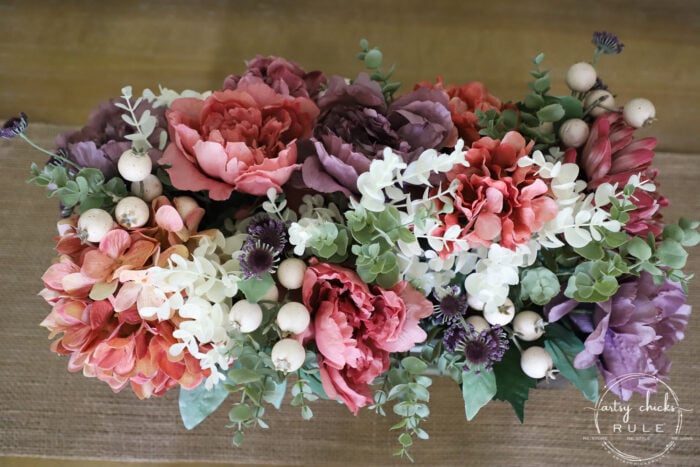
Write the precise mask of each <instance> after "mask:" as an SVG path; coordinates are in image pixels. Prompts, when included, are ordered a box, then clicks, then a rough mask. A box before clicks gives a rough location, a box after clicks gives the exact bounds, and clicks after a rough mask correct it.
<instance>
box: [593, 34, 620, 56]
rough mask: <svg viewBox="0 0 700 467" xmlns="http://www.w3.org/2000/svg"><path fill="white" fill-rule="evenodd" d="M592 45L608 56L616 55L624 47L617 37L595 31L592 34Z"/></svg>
mask: <svg viewBox="0 0 700 467" xmlns="http://www.w3.org/2000/svg"><path fill="white" fill-rule="evenodd" d="M592 42H593V45H595V46H596V49H598V50H600V52H602V53H604V54H608V55H617V54H619V53H620V52H622V48H623V47H624V46H625V44H623V43H622V42H620V39H618V38H617V36H616V35H615V34H613V33H611V32H606V31H596V32H594V33H593V41H592Z"/></svg>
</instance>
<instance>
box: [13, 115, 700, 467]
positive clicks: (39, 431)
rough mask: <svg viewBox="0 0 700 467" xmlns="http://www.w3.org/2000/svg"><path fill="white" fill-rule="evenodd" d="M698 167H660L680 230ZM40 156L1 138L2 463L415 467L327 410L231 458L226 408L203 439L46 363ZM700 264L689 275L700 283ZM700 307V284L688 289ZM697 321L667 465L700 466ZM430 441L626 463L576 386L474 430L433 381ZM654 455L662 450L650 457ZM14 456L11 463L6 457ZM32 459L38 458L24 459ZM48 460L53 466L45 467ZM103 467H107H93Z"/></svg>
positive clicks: (480, 453) (422, 452) (681, 357)
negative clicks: (609, 446) (32, 166)
mask: <svg viewBox="0 0 700 467" xmlns="http://www.w3.org/2000/svg"><path fill="white" fill-rule="evenodd" d="M61 129H65V127H57V126H47V125H41V124H38V125H34V126H31V127H30V128H29V134H30V135H31V136H33V137H35V139H36V140H37V141H38V142H39V143H41V144H46V145H50V144H51V141H52V140H53V137H54V135H55V134H56V133H58V132H59V131H60V130H61ZM696 157H697V155H674V154H659V155H657V159H656V160H657V165H658V166H659V168H660V169H661V173H662V176H661V183H662V191H663V192H664V193H665V194H666V195H668V196H669V197H670V199H671V202H672V205H671V207H670V209H669V210H668V211H667V217H668V218H669V219H677V218H678V217H679V215H680V214H682V213H685V214H694V215H695V217H697V216H698V212H700V196H698V192H697V180H698V179H699V178H700V166H698V165H697V164H695V163H694V161H695V160H696V159H695V158H696ZM39 159H40V156H39V155H38V154H37V153H36V152H34V151H33V150H31V148H29V147H27V146H26V145H24V144H23V142H22V141H19V140H12V141H6V140H0V165H1V167H2V170H0V198H1V199H2V200H3V202H2V203H0V225H2V235H0V264H2V265H3V267H2V268H0V304H2V308H1V309H0V395H1V397H0V465H12V466H16V467H28V466H39V467H49V466H53V465H54V463H53V461H39V460H38V459H37V458H42V457H44V458H45V457H60V458H63V459H69V460H71V461H70V462H69V463H68V464H66V463H64V464H55V465H59V466H65V465H71V466H73V465H81V464H75V463H74V461H75V460H76V459H98V460H112V461H114V460H121V461H129V460H131V461H135V460H148V461H161V462H166V461H167V462H174V461H183V462H184V461H189V462H196V463H197V464H198V465H199V464H200V463H202V462H226V463H241V464H247V465H252V464H267V465H270V464H274V465H313V464H315V465H319V464H321V465H391V464H397V465H408V464H407V463H406V462H400V461H398V460H397V459H395V458H393V457H391V455H390V453H391V452H392V450H393V449H394V448H395V442H396V441H395V434H394V433H390V432H389V431H388V430H389V427H390V426H391V425H392V424H393V423H395V422H396V420H395V419H394V418H393V417H388V418H382V417H378V416H375V415H374V414H372V413H369V412H367V411H362V412H361V414H360V416H358V417H357V418H355V417H353V416H352V415H351V414H350V413H349V412H348V411H347V409H346V408H345V407H343V406H340V405H338V404H336V403H333V402H330V401H327V402H321V403H316V404H315V405H314V406H313V409H314V413H315V417H314V419H313V420H311V421H309V422H304V421H302V420H301V418H300V416H299V413H298V410H297V409H296V408H293V407H289V406H286V407H285V408H284V411H283V412H275V411H274V410H272V411H271V412H270V414H269V415H270V416H269V418H268V420H267V421H268V422H269V424H270V426H271V429H270V430H267V431H265V430H260V429H256V430H248V431H247V434H246V441H245V444H244V447H243V448H241V449H235V448H233V447H231V442H230V436H231V435H232V433H231V431H230V430H227V429H225V428H224V425H226V423H227V421H228V420H227V410H226V409H225V408H222V410H219V411H218V412H217V413H216V414H214V415H213V416H212V417H210V419H208V420H206V421H205V422H204V423H203V424H202V425H201V426H199V427H197V428H196V429H195V430H193V431H191V432H188V431H186V430H185V429H184V428H183V427H182V425H181V423H180V420H179V416H178V409H177V393H176V391H170V393H168V394H167V395H166V396H165V397H162V398H154V399H149V400H146V401H139V400H137V399H136V397H135V396H134V395H133V394H132V393H131V392H130V391H129V390H125V391H123V392H121V393H119V394H116V395H115V394H113V393H112V391H111V390H110V389H109V387H108V386H107V385H106V384H104V383H102V382H99V381H96V380H94V379H87V378H84V377H83V376H82V375H80V374H70V373H68V372H67V371H66V364H67V359H66V358H60V357H58V356H56V355H54V354H51V353H50V352H49V342H48V340H47V332H46V330H45V329H43V328H40V327H39V323H40V322H41V320H42V319H43V318H44V316H45V315H46V314H48V311H49V309H48V307H47V306H46V304H45V303H44V302H43V300H42V299H41V298H39V297H37V296H36V293H37V292H38V291H39V290H40V288H41V282H40V277H41V275H42V274H43V272H44V271H45V269H46V267H47V266H48V265H49V264H50V261H51V258H52V256H53V252H52V248H53V242H52V237H53V236H54V235H55V230H54V229H55V220H56V215H57V209H56V205H55V203H54V201H53V200H50V201H49V200H46V199H44V197H43V194H42V193H41V190H39V189H38V188H36V187H34V186H30V185H28V184H26V183H25V182H24V179H25V178H26V176H27V173H28V167H29V163H30V161H32V160H39ZM699 253H700V252H698V251H697V249H695V251H693V252H692V255H691V260H690V263H689V267H688V269H689V272H695V273H698V272H700V254H699ZM690 303H691V304H693V305H694V306H695V307H696V310H697V307H698V306H700V280H695V281H694V282H693V283H692V284H691V287H690ZM699 353H700V319H698V317H697V316H694V317H692V319H691V323H690V327H689V330H688V337H687V338H686V339H685V340H684V341H683V342H681V343H680V344H678V345H677V346H676V347H675V348H674V349H673V351H672V352H671V355H672V359H673V366H672V369H671V373H670V380H669V384H670V385H671V387H672V388H673V389H674V390H675V392H676V394H677V395H678V397H679V399H680V401H681V403H682V406H683V407H684V408H689V409H692V410H693V412H690V413H688V414H687V415H685V416H684V419H683V431H682V434H683V435H685V436H691V437H693V439H692V440H686V441H684V442H680V443H679V444H678V446H677V447H675V448H674V449H673V451H672V452H671V453H669V454H667V455H666V457H664V458H663V459H662V462H661V465H688V466H691V465H697V464H698V458H699V456H700V444H699V441H700V413H698V412H699V411H700V392H699V391H698V390H697V388H698V386H699V385H700V361H699V360H698V358H697V355H698V354H699ZM431 393H432V399H431V415H430V419H429V420H428V422H427V424H426V427H425V428H426V429H427V430H428V432H429V433H430V436H431V439H430V441H427V442H419V443H418V444H417V445H416V446H415V449H414V455H415V458H416V463H417V464H418V465H441V466H442V465H465V464H467V465H510V466H512V465H518V466H529V465H533V466H534V465H545V464H546V465H576V466H579V465H618V463H617V462H616V461H614V460H613V458H612V457H611V456H610V455H609V454H608V453H607V452H605V451H604V449H603V448H602V447H601V446H599V445H596V444H595V443H593V442H591V441H584V440H583V437H584V436H587V435H591V434H593V433H594V425H593V416H592V412H591V411H590V410H589V408H590V407H591V404H590V403H589V402H587V401H586V400H585V399H584V398H583V396H581V394H580V393H579V392H578V391H576V390H575V389H573V388H572V387H565V388H563V389H538V390H535V391H533V392H532V393H531V399H530V401H528V404H527V408H526V415H525V424H524V425H520V423H519V422H518V421H517V419H516V417H515V415H514V414H513V412H512V409H511V408H510V406H509V405H507V404H506V403H502V402H493V403H491V404H489V406H488V407H486V408H485V409H484V410H483V411H482V412H481V413H479V415H478V416H477V417H476V418H475V419H474V420H473V421H472V422H469V423H467V422H466V420H465V418H464V414H463V409H462V400H461V394H460V391H459V389H458V388H457V387H456V386H455V385H454V384H453V383H452V382H451V381H448V380H444V379H438V378H436V381H435V384H434V386H433V389H432V390H431ZM649 448H650V449H652V448H653V446H650V447H649ZM2 456H14V457H2ZM17 456H27V457H29V458H28V459H18V458H17ZM41 462H43V463H41ZM82 465H83V466H85V467H88V466H90V467H96V466H99V465H101V463H85V464H82Z"/></svg>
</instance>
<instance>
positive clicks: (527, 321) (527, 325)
mask: <svg viewBox="0 0 700 467" xmlns="http://www.w3.org/2000/svg"><path fill="white" fill-rule="evenodd" d="M513 333H514V334H515V335H516V336H518V337H519V338H520V339H522V340H524V341H527V342H531V341H535V340H537V339H539V338H540V337H542V334H544V320H543V319H542V316H540V315H539V313H535V312H534V311H521V312H520V313H518V314H517V315H515V318H513Z"/></svg>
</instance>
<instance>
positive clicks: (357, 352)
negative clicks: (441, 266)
mask: <svg viewBox="0 0 700 467" xmlns="http://www.w3.org/2000/svg"><path fill="white" fill-rule="evenodd" d="M302 297H303V301H304V304H305V305H306V307H307V308H308V309H309V310H310V311H311V316H312V324H311V326H310V329H309V331H308V332H307V334H306V335H305V336H304V337H305V339H306V340H308V339H313V340H314V341H315V343H316V347H317V348H318V362H319V368H320V373H321V383H322V384H323V389H324V391H325V392H326V394H327V395H328V396H329V397H331V398H337V399H340V400H341V401H343V403H345V405H347V407H348V408H349V409H350V411H352V412H353V413H354V414H357V411H358V410H359V408H360V407H364V406H366V405H368V404H370V403H372V400H373V399H372V393H371V391H370V389H369V384H371V383H372V381H373V380H374V379H375V378H377V377H378V376H379V375H381V374H382V373H384V372H385V371H387V370H388V369H389V364H390V360H389V354H390V353H391V352H406V351H408V350H410V349H411V348H412V347H413V346H415V345H416V344H417V343H419V342H423V341H424V340H425V338H426V334H425V331H423V329H421V327H420V326H419V324H418V322H419V320H420V319H421V318H426V317H428V316H430V314H431V313H432V311H433V306H432V304H431V303H430V302H429V301H428V300H427V299H426V298H425V297H424V296H423V295H422V294H421V293H420V292H418V291H416V290H415V289H413V287H411V286H410V285H409V284H408V283H407V282H400V283H399V284H397V285H396V286H394V287H393V288H392V289H391V290H384V289H382V288H380V287H373V288H372V289H370V287H369V286H368V285H367V284H365V283H364V282H363V281H362V280H361V279H360V278H359V277H358V276H357V274H356V273H355V272H354V271H351V270H349V269H345V268H343V267H340V266H336V265H333V264H326V263H318V262H317V261H315V260H314V261H312V262H311V264H310V266H309V267H308V269H307V270H306V273H305V275H304V284H303V287H302Z"/></svg>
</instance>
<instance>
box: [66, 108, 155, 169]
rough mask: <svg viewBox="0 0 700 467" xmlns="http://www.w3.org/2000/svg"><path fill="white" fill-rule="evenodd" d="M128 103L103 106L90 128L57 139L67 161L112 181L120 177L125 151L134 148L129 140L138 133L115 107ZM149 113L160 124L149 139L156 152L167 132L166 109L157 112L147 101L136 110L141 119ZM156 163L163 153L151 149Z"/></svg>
mask: <svg viewBox="0 0 700 467" xmlns="http://www.w3.org/2000/svg"><path fill="white" fill-rule="evenodd" d="M116 102H121V103H124V100H123V99H110V100H108V101H105V102H102V103H101V104H100V105H99V106H98V107H97V108H96V109H95V110H93V111H92V113H91V114H90V117H89V118H88V123H87V125H86V126H84V127H83V128H81V129H80V130H77V131H71V132H67V133H63V134H61V135H59V136H58V137H57V138H56V146H57V147H58V148H59V150H62V151H63V153H64V154H66V157H67V158H68V159H69V160H71V161H73V162H75V163H76V164H78V165H79V166H81V167H94V168H96V169H99V170H100V171H101V172H102V173H103V174H104V176H105V179H110V178H112V177H114V176H116V175H117V162H118V160H119V156H121V155H122V153H123V152H124V151H126V150H127V149H129V148H131V142H130V141H129V140H127V139H126V138H125V136H126V135H127V134H130V133H133V132H134V129H133V128H132V127H131V125H128V124H127V123H126V122H125V121H124V120H122V117H121V116H122V113H123V112H124V111H123V110H122V109H120V108H118V107H117V106H115V105H114V104H115V103H116ZM145 110H150V112H151V114H152V115H154V116H155V117H156V118H157V120H158V123H157V124H156V128H155V130H154V131H153V133H152V134H151V136H150V137H149V142H150V143H151V145H152V146H153V147H154V148H157V147H158V143H159V140H160V134H161V132H162V131H163V130H167V128H168V125H167V122H166V120H165V108H164V107H160V108H153V107H151V105H150V104H149V103H148V102H146V101H143V102H142V103H141V104H140V105H139V106H138V107H137V109H136V112H135V113H136V117H137V118H139V117H140V116H141V114H142V113H143V112H144V111H145ZM148 154H149V156H151V159H153V162H154V163H155V162H156V161H157V160H158V159H159V158H160V157H161V152H160V151H159V150H157V149H151V150H150V151H149V152H148Z"/></svg>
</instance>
